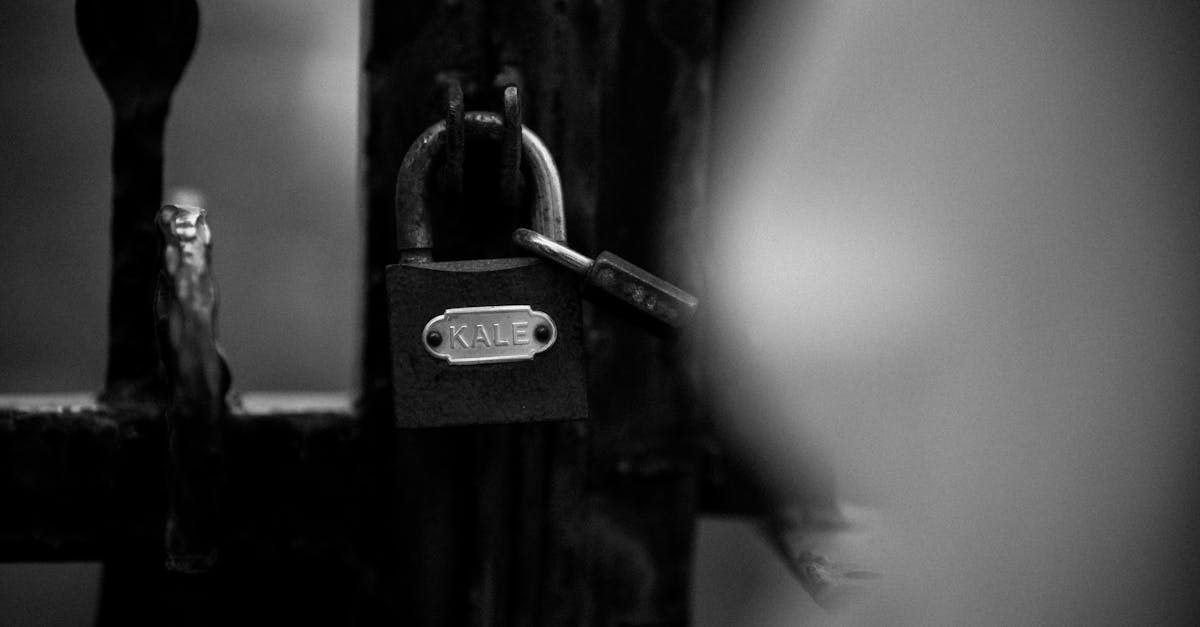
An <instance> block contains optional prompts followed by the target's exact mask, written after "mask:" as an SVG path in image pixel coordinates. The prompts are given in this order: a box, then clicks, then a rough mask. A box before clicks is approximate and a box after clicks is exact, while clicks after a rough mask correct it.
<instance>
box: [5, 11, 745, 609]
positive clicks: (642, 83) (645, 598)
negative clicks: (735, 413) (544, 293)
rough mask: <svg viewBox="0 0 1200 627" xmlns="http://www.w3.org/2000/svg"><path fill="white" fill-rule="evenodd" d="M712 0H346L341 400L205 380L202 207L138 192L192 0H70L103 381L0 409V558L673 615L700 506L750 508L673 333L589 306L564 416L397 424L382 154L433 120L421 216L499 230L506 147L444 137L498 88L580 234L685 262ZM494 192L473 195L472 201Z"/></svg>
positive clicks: (477, 236)
mask: <svg viewBox="0 0 1200 627" xmlns="http://www.w3.org/2000/svg"><path fill="white" fill-rule="evenodd" d="M715 4H716V3H715V1H712V0H706V1H701V2H691V1H687V2H685V1H682V0H677V1H661V2H634V1H629V2H611V3H598V2H597V3H592V2H578V3H562V2H554V1H550V0H537V1H532V2H511V1H505V0H493V1H490V2H478V3H476V2H450V1H445V2H401V1H395V2H392V1H387V0H365V1H364V3H363V9H364V17H363V20H364V21H363V38H364V42H363V44H364V48H363V49H364V55H363V59H362V72H363V74H362V82H363V87H362V93H363V98H364V100H365V103H364V104H365V106H364V108H363V111H364V114H365V118H364V120H363V124H364V125H365V126H366V133H365V135H364V137H365V139H364V144H363V147H362V166H363V186H364V191H363V195H362V197H363V203H364V206H363V211H364V212H365V215H366V236H367V237H366V246H367V254H366V267H365V276H366V279H367V281H366V284H367V288H366V307H365V310H364V311H365V320H364V327H363V328H364V342H363V347H364V350H363V355H362V376H361V389H360V390H359V391H358V394H357V395H356V396H357V400H356V401H355V402H354V403H351V402H350V401H349V400H348V399H347V398H345V397H328V396H326V397H316V396H312V395H294V396H291V397H287V398H273V399H271V398H264V397H260V396H256V395H252V394H247V395H245V397H244V398H241V399H238V398H230V397H229V396H228V395H227V391H228V386H229V380H228V371H227V369H226V367H225V365H224V362H223V360H222V359H221V358H220V356H219V353H218V352H217V350H216V344H215V340H216V338H215V322H216V320H215V318H216V315H215V304H216V303H215V296H214V293H213V286H212V283H211V275H210V274H208V265H207V264H208V262H209V260H208V254H207V247H206V246H205V244H206V243H207V242H201V241H199V240H197V239H196V237H197V236H196V234H195V232H196V229H197V228H198V226H201V223H202V222H203V221H204V217H203V216H202V215H200V214H199V213H197V212H196V211H193V210H190V209H187V208H182V209H181V208H176V207H168V209H164V210H163V212H162V213H161V214H160V213H159V199H160V198H162V189H161V188H162V179H161V167H162V149H161V122H162V120H165V116H166V108H167V104H168V101H169V93H170V89H171V88H172V87H173V84H174V80H177V79H178V71H181V70H182V63H186V60H187V57H188V56H190V52H191V43H190V42H188V41H183V42H182V43H186V44H187V45H186V46H184V45H182V43H181V40H186V38H187V36H188V33H189V29H190V33H191V36H192V37H194V31H195V19H194V18H195V2H194V0H172V1H169V2H168V1H166V0H159V1H157V2H137V1H132V0H128V1H125V2H121V1H118V0H112V1H105V0H78V4H77V7H78V9H77V14H78V20H79V29H80V35H81V38H83V40H84V44H85V49H86V50H87V52H88V55H89V59H90V60H91V61H92V63H93V67H94V68H95V69H96V72H97V74H98V75H99V76H100V78H101V80H102V82H103V83H104V85H105V88H106V91H107V92H108V94H109V96H110V99H111V100H112V101H113V104H114V115H115V116H116V118H117V120H118V125H117V129H118V130H117V138H116V144H115V148H114V156H113V158H114V164H113V168H114V177H115V178H114V181H115V183H114V185H115V187H114V198H113V208H114V227H113V228H114V240H113V241H114V251H113V253H114V256H115V258H116V259H117V263H116V264H115V265H114V268H115V270H114V276H113V280H114V291H113V297H112V298H113V301H112V319H113V326H112V329H111V334H112V337H111V340H112V341H111V344H110V366H109V371H108V378H107V385H106V392H105V393H104V394H102V395H101V396H100V400H98V401H97V400H92V399H88V398H74V399H67V398H58V399H51V398H40V399H35V398H24V399H22V398H9V399H5V400H4V401H3V404H2V406H0V502H3V503H4V507H3V509H2V510H0V559H2V560H6V561H43V560H103V561H104V562H105V564H106V570H105V581H104V585H103V593H102V595H103V598H102V602H101V617H100V621H101V623H106V624H165V623H197V624H203V623H208V622H228V621H233V622H241V621H255V620H271V621H273V622H278V621H281V620H287V621H291V622H301V623H325V624H342V623H357V624H375V623H380V624H382V623H394V622H396V621H403V624H409V625H455V624H463V625H467V624H469V625H568V624H573V625H645V626H651V625H654V626H661V625H684V624H686V623H687V621H688V612H687V607H688V594H687V591H688V587H689V580H690V563H691V560H690V557H691V552H692V543H693V525H694V521H695V519H696V516H697V515H698V514H699V513H700V512H701V511H702V510H706V511H713V512H718V513H733V514H741V513H747V512H751V511H754V512H761V511H762V506H763V496H762V493H761V492H762V491H761V490H759V489H749V488H747V486H748V485H755V484H747V483H745V482H743V481H741V480H740V478H739V477H741V475H742V473H741V472H740V471H736V470H735V469H732V468H730V467H728V466H727V465H726V464H725V463H724V462H721V461H719V460H721V459H723V458H724V456H723V454H722V453H721V452H720V447H719V446H718V445H717V444H716V441H715V440H714V439H713V438H711V437H710V436H708V435H707V430H706V428H705V426H704V421H703V417H702V416H701V415H700V408H702V407H704V406H705V403H704V399H703V398H702V394H701V393H700V389H699V384H698V381H699V380H700V378H701V376H702V374H703V373H702V372H700V369H699V366H698V364H699V363H700V362H699V360H698V352H699V350H700V349H699V347H698V346H697V345H696V344H695V342H694V337H693V336H688V335H684V336H679V335H674V334H671V333H667V332H664V331H662V330H647V328H646V327H645V326H644V325H643V324H641V323H640V322H639V321H638V320H637V319H636V314H631V313H629V312H627V311H625V310H622V309H620V308H612V309H610V308H605V307H595V308H588V309H586V310H585V326H586V327H587V328H588V329H589V333H588V343H587V347H586V348H587V352H588V372H589V386H590V390H591V406H590V414H591V417H590V420H589V421H588V422H587V423H585V424H579V423H574V424H572V423H566V424H543V425H502V426H486V427H464V428H452V429H432V430H419V431H397V430H396V429H395V427H394V421H393V407H392V392H391V375H390V359H391V358H390V355H389V353H388V349H387V346H388V340H387V318H386V306H387V305H386V296H385V293H384V284H383V276H384V271H383V270H384V267H385V266H386V265H388V264H390V263H394V262H395V261H396V246H395V239H394V234H395V233H396V224H395V223H394V218H393V216H394V213H393V202H394V198H393V192H394V190H395V176H396V172H397V169H398V168H399V165H400V160H401V158H402V156H403V154H404V152H405V150H406V149H407V148H408V146H409V144H410V142H412V140H413V138H415V137H417V135H418V134H419V133H420V132H421V131H422V130H424V129H425V128H426V127H427V126H428V125H429V124H430V123H431V122H434V121H436V120H438V119H441V118H443V116H444V117H445V118H446V119H447V120H448V124H450V125H451V126H452V128H451V131H452V132H451V133H450V134H451V136H452V140H451V141H450V142H449V144H451V149H450V155H449V156H448V157H447V158H446V162H447V164H448V167H447V168H446V174H444V175H443V179H442V183H443V185H442V189H444V190H447V193H446V194H444V198H443V202H445V203H447V205H449V211H448V212H446V213H448V215H449V217H448V218H446V219H445V220H444V222H443V223H441V224H439V225H438V227H439V228H440V229H441V230H440V232H446V233H454V234H455V235H454V236H453V237H448V238H445V241H444V242H443V241H442V240H441V239H439V243H438V247H439V255H443V254H444V255H445V256H447V257H450V258H454V257H459V258H461V257H472V256H473V257H484V256H503V255H508V254H511V253H513V252H514V251H513V250H512V248H511V244H510V243H509V242H508V238H507V237H504V235H503V234H505V233H511V231H512V228H513V227H515V226H519V225H520V222H519V219H518V218H515V217H514V216H515V215H517V213H519V212H514V211H513V209H514V208H515V207H516V206H517V205H518V204H519V202H518V199H519V198H520V194H521V184H520V181H519V177H514V176H513V173H514V172H519V171H520V168H521V164H520V155H519V153H518V154H511V152H510V151H499V154H497V155H495V159H494V160H492V161H488V160H487V159H480V160H479V161H478V162H472V158H471V157H470V156H469V154H470V153H468V156H467V158H466V159H465V163H464V160H463V146H464V142H463V141H461V138H457V139H455V136H454V133H453V130H454V129H453V124H454V123H455V121H456V120H461V115H462V112H463V111H462V109H463V107H464V106H465V108H469V109H496V108H503V109H505V110H506V112H508V116H507V118H508V119H510V120H511V119H513V118H514V117H515V119H518V120H521V119H523V121H524V122H525V124H527V125H528V126H530V127H531V128H534V129H535V130H537V132H538V133H539V134H540V135H541V136H542V137H543V139H544V140H545V141H546V143H547V144H548V146H549V148H550V149H551V151H552V152H553V154H555V155H556V156H557V159H558V163H559V169H560V172H561V173H562V179H563V188H564V192H565V197H566V207H567V226H568V230H569V232H571V233H572V235H573V237H572V244H573V245H574V246H575V247H576V248H578V249H580V250H583V251H596V250H599V249H600V248H601V247H604V248H612V249H616V250H620V251H621V252H622V254H623V255H625V256H627V257H628V258H630V259H631V260H633V261H635V262H636V263H638V264H640V265H643V266H645V267H647V268H650V269H653V270H655V271H657V272H660V273H662V274H663V275H665V276H668V277H672V278H676V279H679V280H682V281H683V282H684V283H685V285H687V284H689V283H690V284H691V285H693V286H696V287H699V283H700V282H701V278H702V277H701V275H700V272H699V269H698V268H699V264H698V261H697V259H695V258H694V257H692V256H691V254H690V252H689V251H690V250H691V249H690V248H688V247H685V246H681V245H680V244H682V243H684V242H687V241H698V240H699V239H701V238H700V237H698V235H699V233H698V229H700V228H702V227H701V224H702V223H703V215H704V214H703V212H704V198H705V190H704V188H703V183H702V181H704V180H705V178H706V176H705V175H706V168H707V142H708V137H709V129H708V125H709V123H710V117H711V107H712V105H711V91H712V84H711V83H712V72H713V61H714V55H715V40H716V36H715V29H716V24H715ZM152 5H153V6H156V7H157V8H154V9H153V10H151V6H152ZM114 7H118V8H119V7H124V8H122V9H121V10H119V11H118V10H115V9H114ZM114 16H116V17H114ZM189 20H190V21H189ZM149 32H157V33H158V34H159V35H163V34H164V33H165V34H167V35H173V36H174V39H172V38H171V37H167V36H163V37H158V38H149V39H145V38H144V37H143V36H144V35H145V34H146V33H149ZM106 37H107V39H105V38H106ZM122 37H124V38H125V39H124V40H122V39H121V38H122ZM139 37H141V39H139ZM129 41H134V42H140V43H138V44H137V45H138V46H142V47H141V48H137V47H136V46H135V49H133V50H127V49H125V48H121V46H122V45H128V42H129ZM89 42H91V43H89ZM96 42H100V43H96ZM122 42H125V43H124V44H123V43H122ZM106 46H107V47H106ZM184 48H186V50H184ZM164 50H177V54H176V55H175V56H170V55H158V56H155V51H159V52H161V51H164ZM121 54H125V55H134V57H136V59H138V60H141V61H139V62H144V60H145V59H152V60H156V61H154V62H156V63H160V64H161V65H166V66H171V64H178V67H174V66H171V67H168V68H166V69H167V70H172V71H177V72H176V73H175V74H174V75H173V76H174V80H171V79H170V76H171V75H170V73H169V72H167V74H165V76H166V78H165V79H164V78H162V76H164V74H163V72H164V71H165V70H163V68H161V67H158V66H155V67H150V68H149V69H146V68H145V67H142V66H137V67H134V68H133V69H132V70H130V72H132V74H130V76H126V77H123V78H120V79H119V80H118V78H113V77H114V76H117V75H118V74H115V73H114V72H117V70H115V69H114V67H113V65H112V63H117V64H120V63H126V64H127V65H126V69H128V63H130V61H129V59H124V58H123V57H121V56H120V55H121ZM180 55H182V57H180ZM114 58H115V59H116V61H112V59H114ZM180 58H182V61H180ZM151 65H153V63H152V64H151ZM139 68H140V69H139ZM139 72H140V73H139ZM126 79H128V80H126ZM155 81H157V82H155ZM150 82H154V84H156V85H162V86H165V88H166V94H165V98H164V97H159V96H162V94H161V93H160V92H154V93H156V94H158V96H156V98H157V99H156V100H155V102H158V103H159V106H157V108H154V109H153V110H151V111H146V110H144V109H137V107H132V105H128V104H127V103H128V102H130V100H129V98H130V97H131V94H133V95H136V94H137V93H142V92H143V91H144V90H145V89H146V85H148V84H149V83H150ZM517 88H519V93H522V94H524V95H525V101H524V102H523V103H520V102H518V101H517V99H516V94H517V93H518V89H517ZM139 90H141V91H139ZM447 102H449V103H451V105H450V106H449V107H448V109H447V107H446V105H445V103H447ZM131 107H132V108H131ZM156 116H157V117H156ZM152 118H153V119H152ZM122 120H126V121H129V120H134V121H131V122H128V124H127V125H123V123H122ZM137 120H150V122H152V123H149V126H146V125H144V124H143V125H141V126H138V124H140V122H136V121H137ZM154 120H158V122H154ZM155 124H158V126H155ZM130 125H132V126H130ZM130 128H133V130H130ZM517 128H519V127H517ZM458 130H460V131H461V126H460V127H459V129H458ZM156 137H157V139H155V138H156ZM508 143H510V144H511V143H512V142H508ZM131 146H132V148H130V147H131ZM131 150H132V152H130V151H131ZM497 164H498V165H497ZM489 171H491V172H496V171H499V172H501V173H503V175H502V184H501V188H502V189H503V192H502V194H501V195H500V196H501V199H502V202H501V203H496V202H495V201H494V200H492V199H490V198H489V197H488V196H489V195H490V192H480V191H479V189H490V188H491V187H490V186H489V185H473V186H468V187H464V186H463V184H462V181H463V180H464V177H465V178H468V179H469V178H472V177H475V179H480V177H483V178H482V179H481V180H484V181H486V180H487V178H486V177H487V176H489V175H488V174H487V172H489ZM496 204H499V205H500V206H502V207H506V208H507V210H506V211H499V212H495V215H497V216H498V217H494V218H493V217H486V218H485V219H481V218H480V215H481V214H480V211H479V210H478V209H472V208H473V207H480V206H485V207H491V206H495V205H496ZM456 207H457V209H456ZM488 215H492V214H488ZM156 216H158V217H159V222H158V230H159V232H160V233H161V235H156V234H155V229H154V226H153V225H154V222H155V218H156ZM181 216H182V217H181ZM177 218H178V219H180V220H182V222H179V221H178V220H177ZM216 221H217V222H218V223H219V216H218V217H216ZM472 225H474V226H472ZM189 229H190V230H189ZM148 247H149V248H148ZM185 249H186V250H185ZM147 250H149V251H151V252H147ZM189 251H190V252H189ZM681 251H683V252H682V253H681ZM185 253H186V254H185ZM164 254H165V255H166V257H167V259H168V263H167V264H166V265H165V266H163V264H162V260H163V255H164ZM159 277H161V278H159ZM131 282H132V284H135V285H137V286H138V287H135V288H133V289H131V290H129V291H126V290H125V289H124V288H119V287H116V286H126V285H130V284H131ZM155 282H158V284H159V287H158V290H159V291H158V294H159V296H158V307H157V312H158V313H157V323H156V324H155V316H154V315H153V312H154V311H155V309H154V307H153V303H152V302H151V299H150V294H152V293H153V289H154V287H153V284H154V283H155ZM147 284H149V287H147ZM130 316H132V318H134V320H132V321H130V322H125V321H124V320H125V319H126V318H128V317H130ZM698 324H699V332H701V333H702V332H703V325H704V321H703V320H700V321H699V323H698ZM148 325H149V327H148ZM153 329H157V331H154V330H153ZM155 333H157V341H156V340H155ZM160 349H161V350H160ZM160 353H161V357H160ZM151 358H152V359H151ZM126 360H128V361H130V362H133V361H136V362H138V364H140V365H138V364H133V365H131V366H130V368H125V367H118V366H120V363H119V362H124V361H126ZM114 364H117V365H114ZM159 364H165V367H160V366H159ZM629 364H637V366H636V367H630V365H629ZM164 538H165V540H164ZM164 565H165V567H164Z"/></svg>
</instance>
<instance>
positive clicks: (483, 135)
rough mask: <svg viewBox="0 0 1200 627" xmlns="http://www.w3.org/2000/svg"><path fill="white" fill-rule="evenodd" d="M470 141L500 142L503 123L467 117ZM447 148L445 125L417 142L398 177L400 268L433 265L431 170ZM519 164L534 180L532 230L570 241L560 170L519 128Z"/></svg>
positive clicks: (483, 115) (487, 115)
mask: <svg viewBox="0 0 1200 627" xmlns="http://www.w3.org/2000/svg"><path fill="white" fill-rule="evenodd" d="M463 126H464V127H465V134H466V138H467V139H492V140H499V139H500V137H501V133H502V132H503V131H504V121H503V119H501V117H500V116H499V115H497V114H495V113H492V112H490V111H468V112H467V113H466V114H464V115H463ZM445 145H446V122H445V120H441V121H438V122H436V123H434V124H433V125H432V126H430V127H429V128H427V129H425V132H424V133H421V135H420V137H417V139H416V141H414V142H413V143H412V146H410V147H409V149H408V152H407V153H405V155H404V161H402V162H401V163H400V172H399V173H398V174H397V175H396V248H397V249H398V250H399V252H400V261H401V262H402V263H425V262H429V261H433V221H432V216H431V215H430V213H429V205H428V203H427V202H426V200H427V198H428V181H429V170H430V165H431V164H432V163H433V160H434V158H435V157H436V156H437V155H438V154H439V153H441V151H442V150H443V149H444V148H445ZM521 160H522V161H523V162H525V163H528V164H529V171H530V174H531V175H532V178H533V190H532V192H533V219H532V221H531V223H530V226H531V227H532V228H533V229H534V230H536V231H538V232H540V233H543V234H544V235H546V236H547V237H549V238H550V239H552V240H554V241H557V242H566V241H567V227H566V220H565V218H564V214H563V196H562V182H561V181H560V180H559V177H558V167H557V166H555V165H554V158H553V157H551V156H550V150H549V149H547V148H546V145H545V144H543V143H542V140H541V139H540V138H539V137H538V136H537V135H535V134H534V133H533V131H531V130H529V127H526V126H522V127H521Z"/></svg>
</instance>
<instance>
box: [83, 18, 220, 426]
mask: <svg viewBox="0 0 1200 627" xmlns="http://www.w3.org/2000/svg"><path fill="white" fill-rule="evenodd" d="M75 20H76V27H77V30H78V32H79V39H80V42H81V43H82V44H83V50H84V53H85V54H86V55H87V59H88V62H89V63H90V64H91V66H92V69H93V71H94V72H95V73H96V76H97V78H99V79H100V83H101V85H103V87H104V91H105V93H106V94H108V98H109V101H110V102H111V104H112V110H113V151H112V172H113V198H112V283H111V290H110V292H109V338H108V341H109V345H108V368H107V373H106V375H105V390H104V395H103V400H106V401H108V402H112V403H128V402H134V403H138V402H159V401H161V400H162V396H163V391H164V389H163V381H162V376H161V369H160V367H159V356H158V350H157V345H156V343H155V338H154V285H155V281H156V280H157V278H158V268H159V256H160V251H159V250H158V236H157V233H156V230H155V227H154V216H155V213H156V212H157V211H158V207H159V205H160V203H161V202H162V192H163V190H162V164H163V148H162V146H163V130H164V127H165V124H166V119H167V112H168V110H169V108H170V103H171V94H172V92H173V91H174V89H175V85H176V84H177V83H178V82H179V79H180V77H181V76H182V75H183V69H184V67H186V66H187V63H188V60H189V59H191V56H192V50H193V48H194V47H195V44H196V32H197V28H198V23H199V10H198V8H197V6H196V2H195V1H194V0H169V1H158V2H156V1H149V0H141V1H127V2H114V1H111V0H108V1H106V0H78V2H76V4H75Z"/></svg>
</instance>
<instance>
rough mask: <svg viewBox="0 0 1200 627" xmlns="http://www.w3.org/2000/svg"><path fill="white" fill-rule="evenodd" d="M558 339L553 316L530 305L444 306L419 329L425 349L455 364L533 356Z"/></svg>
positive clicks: (485, 362)
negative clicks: (448, 307) (439, 313)
mask: <svg viewBox="0 0 1200 627" xmlns="http://www.w3.org/2000/svg"><path fill="white" fill-rule="evenodd" d="M557 339H558V328H557V327H556V326H555V324H554V320H552V319H551V318H550V316H549V315H547V314H546V313H544V312H541V311H534V310H533V308H532V307H530V306H529V305H491V306H486V307H457V308H454V309H447V310H446V311H445V313H443V314H442V315H440V316H435V317H434V318H432V319H431V320H430V321H429V322H427V323H425V328H424V330H423V331H422V332H421V344H422V345H423V346H424V347H425V350H426V351H428V352H429V354H431V355H433V356H434V357H437V358H438V359H444V360H446V361H447V362H449V363H450V364H451V365H454V366H469V365H472V364H494V363H503V362H508V361H524V360H527V359H533V356H534V355H537V354H538V353H540V352H542V351H545V350H547V349H549V348H550V347H551V346H554V342H555V340H557Z"/></svg>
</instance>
